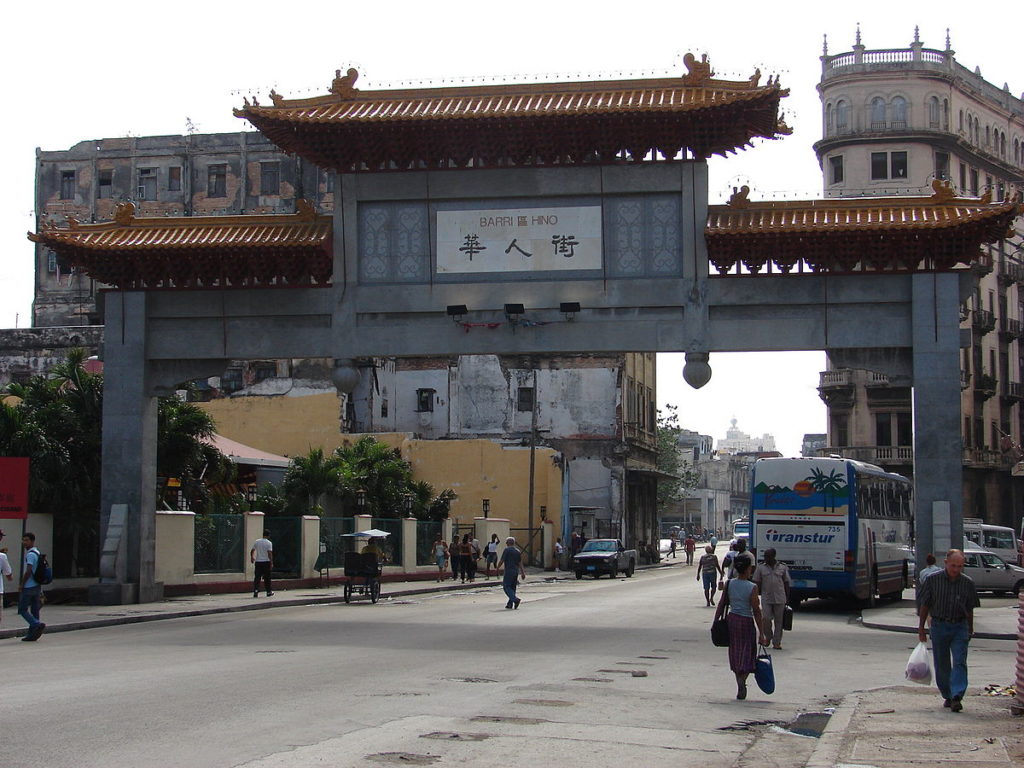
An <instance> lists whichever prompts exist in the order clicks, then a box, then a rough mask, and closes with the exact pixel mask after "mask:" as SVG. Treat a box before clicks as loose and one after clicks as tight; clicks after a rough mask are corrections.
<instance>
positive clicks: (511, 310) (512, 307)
mask: <svg viewBox="0 0 1024 768" xmlns="http://www.w3.org/2000/svg"><path fill="white" fill-rule="evenodd" d="M525 312H526V308H525V307H523V305H522V304H506V305H505V317H507V318H509V319H510V320H511V319H515V318H516V317H518V316H519V315H522V314H524V313H525Z"/></svg>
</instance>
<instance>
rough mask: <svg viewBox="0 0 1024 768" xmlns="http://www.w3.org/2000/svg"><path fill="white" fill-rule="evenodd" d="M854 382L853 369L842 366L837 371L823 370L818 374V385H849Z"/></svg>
mask: <svg viewBox="0 0 1024 768" xmlns="http://www.w3.org/2000/svg"><path fill="white" fill-rule="evenodd" d="M851 384H853V371H851V370H850V369H849V368H842V369H840V370H837V371H822V372H821V373H820V374H819V375H818V387H819V388H820V387H848V386H850V385H851Z"/></svg>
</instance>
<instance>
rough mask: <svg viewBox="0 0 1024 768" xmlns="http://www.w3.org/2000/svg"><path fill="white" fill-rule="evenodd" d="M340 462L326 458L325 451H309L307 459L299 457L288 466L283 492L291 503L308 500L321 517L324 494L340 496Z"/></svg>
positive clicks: (311, 507) (312, 509) (315, 512)
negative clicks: (292, 501)
mask: <svg viewBox="0 0 1024 768" xmlns="http://www.w3.org/2000/svg"><path fill="white" fill-rule="evenodd" d="M341 470H342V466H341V461H339V460H338V458H337V457H336V456H333V455H332V456H327V455H324V449H323V448H310V449H309V453H307V454H306V455H305V456H296V457H295V458H294V459H292V460H291V463H290V464H289V465H288V470H287V471H286V472H285V475H284V482H283V483H282V490H283V491H284V495H285V496H286V497H287V498H288V499H291V500H297V499H303V498H304V499H305V500H306V501H307V502H308V507H307V508H308V509H309V510H311V511H312V512H313V514H318V515H319V514H321V513H322V512H323V506H322V504H321V502H322V501H323V499H324V496H325V495H328V494H330V495H332V496H337V495H340V493H339V492H340V490H341Z"/></svg>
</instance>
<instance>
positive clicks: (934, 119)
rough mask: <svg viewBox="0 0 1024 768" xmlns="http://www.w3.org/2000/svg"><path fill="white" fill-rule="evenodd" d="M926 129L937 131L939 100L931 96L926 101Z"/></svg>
mask: <svg viewBox="0 0 1024 768" xmlns="http://www.w3.org/2000/svg"><path fill="white" fill-rule="evenodd" d="M928 127H929V128H931V129H932V130H936V131H937V130H938V129H939V98H938V96H932V97H931V98H930V99H928Z"/></svg>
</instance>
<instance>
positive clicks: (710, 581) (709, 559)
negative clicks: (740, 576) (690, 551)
mask: <svg viewBox="0 0 1024 768" xmlns="http://www.w3.org/2000/svg"><path fill="white" fill-rule="evenodd" d="M720 578H722V566H721V564H720V563H719V562H718V555H716V554H715V548H714V547H712V546H711V545H710V544H708V545H707V546H706V547H704V554H703V555H701V556H700V560H698V561H697V581H701V580H703V582H704V600H706V601H707V604H708V607H709V608H710V607H711V606H712V605H714V604H715V586H716V585H715V581H716V580H717V579H720Z"/></svg>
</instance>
